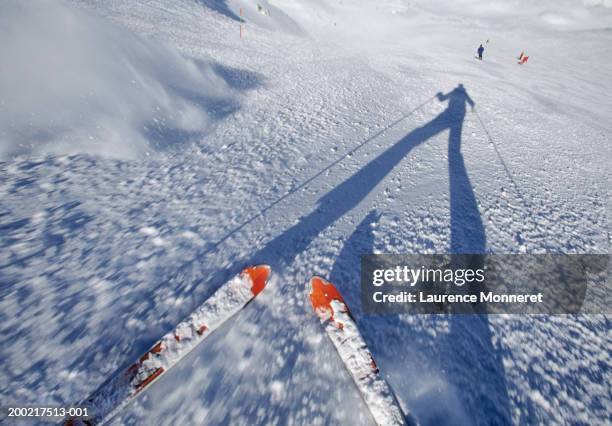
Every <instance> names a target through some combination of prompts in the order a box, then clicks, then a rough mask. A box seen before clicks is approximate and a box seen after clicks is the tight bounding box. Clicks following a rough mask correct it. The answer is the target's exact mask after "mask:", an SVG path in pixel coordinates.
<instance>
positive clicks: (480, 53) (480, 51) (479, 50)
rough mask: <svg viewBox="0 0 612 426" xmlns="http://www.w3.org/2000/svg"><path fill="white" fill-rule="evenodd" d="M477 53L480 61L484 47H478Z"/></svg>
mask: <svg viewBox="0 0 612 426" xmlns="http://www.w3.org/2000/svg"><path fill="white" fill-rule="evenodd" d="M477 52H478V59H480V60H481V61H482V54H483V53H484V46H483V45H482V44H481V45H480V46H479V47H478V50H477Z"/></svg>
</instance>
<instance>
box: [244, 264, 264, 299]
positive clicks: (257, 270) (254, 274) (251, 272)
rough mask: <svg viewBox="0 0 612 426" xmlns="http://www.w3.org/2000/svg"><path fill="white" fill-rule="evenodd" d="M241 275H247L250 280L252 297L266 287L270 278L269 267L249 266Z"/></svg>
mask: <svg viewBox="0 0 612 426" xmlns="http://www.w3.org/2000/svg"><path fill="white" fill-rule="evenodd" d="M242 273H243V274H244V275H248V276H249V278H250V279H251V283H252V286H251V291H252V292H253V297H255V296H257V295H258V294H259V293H261V291H262V290H263V289H264V287H265V286H266V283H267V282H268V278H270V267H269V266H268V265H257V266H251V267H250V268H246V269H245V270H244V271H242Z"/></svg>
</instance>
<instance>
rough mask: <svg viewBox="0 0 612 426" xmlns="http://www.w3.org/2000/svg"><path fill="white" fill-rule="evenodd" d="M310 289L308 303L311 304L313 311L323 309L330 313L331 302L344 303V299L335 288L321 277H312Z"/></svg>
mask: <svg viewBox="0 0 612 426" xmlns="http://www.w3.org/2000/svg"><path fill="white" fill-rule="evenodd" d="M310 287H311V289H312V291H311V293H310V303H312V308H313V309H314V310H315V311H317V310H319V309H324V310H328V311H330V312H331V311H332V307H331V301H332V300H339V301H340V302H342V303H344V299H343V298H342V296H341V295H340V292H339V291H338V290H336V287H334V285H333V284H332V283H330V282H329V281H326V280H324V279H323V278H321V277H313V278H312V280H310ZM345 304H346V303H345Z"/></svg>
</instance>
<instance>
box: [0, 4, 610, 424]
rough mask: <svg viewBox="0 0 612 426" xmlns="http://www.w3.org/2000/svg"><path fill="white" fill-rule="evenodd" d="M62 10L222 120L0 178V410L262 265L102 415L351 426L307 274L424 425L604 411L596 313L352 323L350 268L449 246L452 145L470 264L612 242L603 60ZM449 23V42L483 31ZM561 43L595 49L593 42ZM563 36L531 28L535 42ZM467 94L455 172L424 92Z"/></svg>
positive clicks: (59, 392)
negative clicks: (259, 283)
mask: <svg viewBox="0 0 612 426" xmlns="http://www.w3.org/2000/svg"><path fill="white" fill-rule="evenodd" d="M76 3H78V5H79V7H84V8H86V9H90V10H91V11H92V12H93V13H96V14H98V15H101V16H103V17H105V18H107V19H111V20H113V21H115V22H117V23H119V24H120V25H124V26H126V27H127V28H129V29H130V30H132V31H134V32H137V33H139V34H142V35H145V36H149V37H157V38H159V39H163V40H165V41H167V42H169V44H172V45H174V46H176V47H177V48H178V49H179V50H180V51H181V52H182V53H183V54H184V55H186V56H189V57H193V58H195V59H202V60H210V59H211V58H212V59H213V62H215V63H217V64H218V65H217V66H218V73H219V74H220V75H221V76H223V78H224V79H225V80H226V82H227V84H228V85H230V86H232V87H233V88H234V89H235V90H236V91H237V92H238V93H239V97H240V107H239V109H237V110H236V111H235V112H233V113H232V114H231V115H230V116H228V117H226V118H224V119H223V120H221V121H219V122H217V123H216V124H215V126H214V129H213V131H211V132H210V134H208V135H207V136H206V137H205V138H204V139H202V140H200V141H197V142H195V143H193V144H190V145H181V147H180V149H177V150H174V151H170V152H162V153H154V154H153V155H152V156H151V157H150V158H147V159H143V160H140V161H127V160H113V159H105V158H101V157H95V156H89V155H84V154H82V155H72V156H48V157H29V158H26V157H20V158H17V159H14V160H10V161H5V162H2V163H0V169H1V174H0V176H1V177H0V194H1V196H2V203H1V204H0V209H1V210H0V230H1V233H0V245H1V247H2V251H1V252H0V281H1V282H2V286H1V288H0V292H1V293H0V318H1V319H2V321H1V324H2V325H1V335H2V341H3V344H2V345H1V346H0V348H1V349H0V359H2V360H3V369H2V371H1V372H0V405H1V406H6V405H9V404H16V403H18V404H20V405H23V404H57V405H67V404H72V403H74V402H76V401H78V400H80V399H81V398H83V397H84V396H86V395H88V394H90V393H91V392H92V391H94V390H95V389H96V388H97V387H98V385H99V384H100V383H102V382H103V381H104V380H105V379H106V378H107V377H108V376H109V374H112V373H114V372H116V371H118V370H119V369H122V368H123V367H125V366H127V365H129V364H131V363H132V362H133V361H134V360H135V359H137V357H138V356H139V355H141V354H142V353H143V352H145V351H146V350H147V349H148V348H149V346H150V345H151V344H152V343H153V342H155V341H156V340H157V339H158V338H159V337H160V336H162V335H163V334H164V333H165V332H167V331H169V330H171V329H173V327H174V326H175V325H176V324H177V323H178V322H179V321H181V320H182V319H183V318H185V317H186V316H188V315H189V313H190V312H191V311H192V310H193V309H194V308H195V307H197V306H198V305H199V304H201V303H202V301H204V300H205V299H206V298H207V297H208V296H210V295H211V294H212V293H213V292H214V290H215V289H216V286H218V285H220V284H222V283H223V282H225V281H226V280H227V279H228V278H230V277H231V276H233V275H234V274H235V273H237V272H238V271H240V270H241V269H242V268H243V267H244V266H245V265H247V264H253V263H256V262H263V263H267V264H270V265H271V266H272V274H273V275H272V279H271V282H270V284H269V285H268V287H267V288H266V290H265V291H264V292H263V293H262V294H261V295H260V296H259V297H258V299H257V300H256V301H254V302H253V303H252V304H251V305H249V306H248V308H247V309H245V310H244V311H243V312H242V313H241V314H240V315H238V317H237V318H236V319H235V320H234V321H232V322H231V323H226V324H224V325H223V326H222V327H221V328H220V329H219V330H217V331H216V332H215V333H214V334H213V335H212V336H210V338H209V339H207V340H206V342H205V344H203V345H201V347H198V348H197V349H196V350H194V351H193V352H192V353H191V354H190V355H188V356H187V357H186V358H185V359H184V360H183V361H182V362H181V363H180V365H178V366H176V367H175V368H174V369H173V370H171V371H170V372H168V373H167V374H166V375H165V376H164V377H162V378H161V379H160V380H159V381H158V382H157V383H156V384H155V385H154V386H153V387H152V388H151V389H150V390H148V391H147V392H146V393H145V394H144V395H142V396H141V398H139V400H138V401H137V402H136V403H134V404H133V405H132V406H130V407H129V409H128V410H126V411H125V412H124V413H123V414H122V415H121V417H120V418H118V419H116V420H115V421H116V423H117V424H121V423H124V424H143V423H146V422H148V423H150V422H155V423H157V424H171V423H186V422H201V421H202V420H203V419H204V421H205V422H206V423H207V424H227V422H229V421H231V422H232V423H237V424H253V423H255V424H271V423H280V424H286V423H293V424H351V423H355V422H356V423H367V422H369V421H370V418H369V415H368V413H367V410H366V409H365V407H364V406H363V403H362V402H361V400H360V399H359V396H358V394H357V393H356V391H355V389H354V386H353V384H352V382H351V379H350V378H349V377H348V376H347V375H346V374H344V373H339V372H341V371H343V370H342V368H341V365H340V361H339V360H338V358H337V355H336V353H335V351H334V349H333V346H332V345H331V343H330V342H329V341H327V340H326V338H325V336H324V333H323V331H322V330H321V327H320V325H319V323H318V320H317V318H316V317H315V316H314V315H313V314H312V312H311V309H310V306H309V305H308V301H307V283H308V281H309V279H310V277H311V276H313V275H315V274H316V275H321V276H323V277H326V278H328V279H329V280H330V281H331V282H333V283H335V284H336V286H337V287H338V288H339V290H340V291H341V292H342V294H343V295H345V299H346V301H347V303H348V305H349V306H350V308H351V310H352V312H353V314H354V316H355V317H356V319H357V322H358V325H359V327H360V330H361V332H362V335H363V336H364V338H365V340H366V341H367V344H368V346H369V348H370V350H371V351H372V353H373V355H374V357H375V359H376V361H377V363H378V366H379V367H380V369H381V372H382V373H383V374H384V375H385V377H386V378H387V380H388V381H389V383H390V384H391V386H393V388H394V391H395V393H396V394H397V396H398V398H399V399H400V401H401V403H402V405H403V406H404V408H406V409H407V410H409V411H410V412H412V413H413V414H414V415H415V417H416V418H417V419H419V421H420V422H421V423H422V424H447V423H448V424H491V423H496V424H504V423H521V424H522V423H525V424H532V423H533V424H537V423H548V422H550V423H566V422H567V421H568V419H571V420H572V421H575V422H578V423H585V424H586V423H589V424H594V423H598V422H600V423H601V424H605V423H607V422H609V421H610V420H611V419H612V403H611V401H610V388H609V383H610V382H612V374H611V372H610V371H611V370H610V352H611V349H612V339H611V338H610V331H609V330H610V323H609V319H608V317H607V316H604V315H599V316H595V315H591V316H586V315H582V316H556V317H546V316H531V317H519V316H508V315H499V316H490V317H457V316H452V317H446V316H408V317H404V316H393V317H375V316H363V315H362V314H361V312H360V300H359V297H360V296H359V291H358V286H359V268H358V265H359V255H360V254H366V253H370V252H380V253H385V252H386V253H411V252H420V253H436V252H448V251H449V249H450V241H451V227H450V226H449V223H451V220H452V219H453V218H455V215H458V213H457V212H452V211H450V208H449V205H450V202H451V201H450V195H449V186H452V185H453V183H452V179H453V176H451V178H450V179H449V166H448V162H449V155H451V163H452V161H454V160H453V158H455V159H456V158H460V159H461V161H464V162H465V169H466V170H467V174H468V175H469V179H466V182H462V184H467V185H468V186H469V187H471V188H472V190H473V192H474V194H475V197H476V200H477V210H478V212H479V215H480V219H481V221H482V223H483V226H484V230H485V233H486V250H487V251H488V252H496V253H514V252H529V253H537V252H563V253H607V252H609V244H610V237H609V226H608V222H607V220H608V219H607V217H606V214H607V212H609V211H610V209H609V200H610V196H609V194H608V186H609V178H610V172H609V159H610V158H611V154H612V153H611V148H610V144H609V141H610V134H611V129H610V124H609V120H606V119H605V118H604V117H608V116H609V112H610V110H611V107H610V104H609V101H608V100H605V99H600V100H598V101H597V102H599V104H591V103H590V102H588V101H587V100H588V99H590V97H592V98H595V94H597V93H599V91H601V90H603V89H605V90H604V91H602V92H601V93H603V94H605V93H609V91H610V83H609V81H608V82H605V81H604V79H603V78H599V77H602V75H603V73H604V70H603V69H599V68H598V67H593V68H592V69H584V68H581V67H582V65H581V64H582V63H583V62H580V63H578V64H577V65H576V68H575V69H574V68H572V65H571V64H567V62H568V61H567V57H568V56H567V55H566V56H561V57H562V58H564V59H561V61H563V65H559V66H556V65H557V63H558V62H555V61H559V58H558V57H555V56H552V55H551V57H549V58H546V59H543V61H545V60H548V61H550V62H549V63H537V62H536V61H534V63H533V66H531V64H530V68H529V70H527V69H522V68H519V69H517V67H516V65H515V64H514V63H512V62H510V63H503V62H502V61H501V60H500V58H496V57H495V56H494V53H491V56H492V57H490V60H489V62H486V61H485V63H477V62H475V61H473V60H471V58H470V56H469V55H470V53H469V52H468V53H465V52H463V53H461V52H460V53H457V52H452V51H451V49H450V48H449V49H448V51H444V49H443V48H441V47H440V46H436V47H435V49H433V50H434V53H435V55H434V54H432V55H429V56H428V55H427V54H426V52H421V53H419V54H413V53H412V51H411V46H412V44H411V43H412V42H411V41H410V40H405V41H401V40H400V41H398V42H397V44H395V45H394V44H389V45H387V46H385V48H384V49H381V50H380V51H373V50H366V51H365V53H364V52H358V51H350V50H347V49H344V48H341V47H339V46H338V45H335V44H333V43H323V42H320V41H319V42H317V43H315V42H313V41H312V40H310V39H308V38H304V37H294V36H291V35H287V34H282V33H279V32H269V31H267V30H264V29H260V28H257V27H255V26H248V25H247V27H246V37H245V38H244V39H243V40H242V41H241V40H239V39H238V37H237V35H236V32H237V26H236V22H235V20H232V17H231V16H223V15H222V14H220V13H218V12H221V13H225V12H227V11H225V12H224V11H223V10H221V11H217V12H214V11H211V10H210V9H209V8H207V7H204V6H205V5H206V4H207V2H200V3H198V2H192V1H180V0H175V1H172V2H163V1H157V0H154V1H148V2H119V1H109V2H105V3H104V5H97V4H96V2H94V1H86V0H82V1H78V2H76ZM275 3H276V2H275ZM228 10H229V9H228ZM227 13H228V14H229V12H227ZM448 25H449V26H453V25H454V26H455V27H451V28H450V29H449V30H447V31H449V32H450V31H452V30H453V29H456V30H457V31H458V32H459V33H460V34H461V36H462V37H463V39H462V40H460V41H461V42H462V43H468V44H469V43H472V44H474V42H473V41H471V40H473V39H474V37H478V35H474V33H473V32H470V31H475V30H471V29H469V28H468V29H466V27H464V26H462V24H461V22H456V23H449V24H448ZM415 31H416V30H415ZM497 31H498V32H497V33H494V36H492V40H494V42H496V40H500V45H502V46H504V43H509V42H508V41H507V39H506V41H502V40H504V39H505V38H504V37H503V31H502V30H497ZM230 34H232V36H230ZM558 36H559V37H561V38H562V39H563V43H565V44H566V45H567V47H564V49H565V52H566V53H567V52H571V51H576V50H580V51H581V52H582V53H584V54H585V55H587V56H588V57H589V58H597V55H598V54H600V52H599V50H598V49H601V50H603V49H604V48H603V47H600V46H604V45H605V44H606V43H607V44H608V45H609V43H610V35H609V34H607V33H604V34H602V35H601V38H597V37H596V35H595V34H591V33H588V32H587V33H585V35H584V38H583V39H580V40H577V39H575V38H574V36H573V35H572V34H571V33H560V34H559V35H558ZM458 38H459V37H458ZM476 39H477V38H476ZM421 42H422V41H419V40H417V41H415V42H414V43H416V45H417V46H420V44H419V43H421ZM457 43H459V41H457ZM563 43H560V42H558V41H553V40H552V39H551V38H549V37H547V36H542V37H540V38H539V39H538V40H537V41H534V46H535V47H534V49H536V48H537V49H539V51H545V50H546V49H547V48H552V46H553V45H555V46H556V45H561V44H563ZM589 43H591V44H593V45H594V46H595V48H593V49H592V50H589V49H585V50H581V49H582V47H584V46H588V45H589ZM488 50H492V51H493V50H494V49H493V48H492V47H490V48H488ZM461 55H463V56H464V58H462V56H461ZM591 55H592V56H591ZM440 58H450V59H448V61H449V62H448V63H446V62H445V61H444V60H441V59H440ZM487 59H489V58H487ZM579 60H580V59H579ZM584 61H585V62H584V63H588V61H587V59H585V60H584ZM593 61H594V62H597V61H598V59H593ZM568 70H571V71H575V73H572V72H567V71H568ZM564 72H565V74H563V73H564ZM527 73H533V74H536V75H537V76H536V77H534V76H533V75H531V74H529V75H526V74H527ZM591 80H592V81H593V82H594V83H592V84H591V83H590V81H591ZM459 83H462V84H463V85H464V86H465V88H466V90H467V93H468V94H469V96H470V97H471V98H472V99H473V100H474V102H475V103H476V110H475V112H472V111H470V109H469V107H468V108H467V110H466V112H465V118H464V119H463V123H462V124H463V126H462V133H461V135H462V136H461V140H460V143H461V153H462V156H461V154H459V157H452V156H453V155H456V154H449V150H448V144H449V132H448V129H446V128H445V129H442V130H440V131H439V132H438V131H437V130H438V129H437V128H432V124H431V123H432V120H434V119H435V118H436V117H437V116H438V115H439V114H444V111H445V109H446V108H447V106H448V103H447V102H439V101H438V100H437V99H436V98H435V97H434V95H436V93H438V92H443V93H450V92H451V91H452V90H453V89H454V88H455V87H456V86H457V85H458V84H459ZM511 93H514V95H511ZM553 100H554V101H555V102H553ZM417 107H419V108H418V109H415V108H417ZM450 112H451V113H452V112H453V111H450ZM444 117H447V116H446V115H445V116H444ZM589 117H591V118H589ZM593 117H594V118H593ZM402 118H403V120H401V121H399V122H397V123H396V121H398V120H399V119H402ZM391 123H396V124H395V125H393V126H392V127H387V126H388V125H389V124H391ZM419 128H421V129H425V130H424V131H425V132H428V131H431V132H432V133H433V135H432V136H431V137H428V138H427V139H426V140H420V139H419V138H420V133H419V131H418V130H417V131H415V129H419ZM493 144H495V146H494V145H493ZM495 148H497V151H496V149H495ZM397 153H401V157H399V158H396V157H394V155H395V154H397ZM498 153H499V154H500V155H501V159H500V157H499V156H498ZM385 154H386V155H385ZM335 161H337V163H336V164H335V165H334V166H333V167H332V168H329V169H327V170H325V168H326V166H328V165H329V164H331V163H333V162H335ZM502 161H503V163H502ZM504 166H506V167H507V170H508V172H509V173H507V172H506V169H504ZM322 170H324V171H323V173H321V174H320V175H318V173H319V172H320V171H322ZM360 170H361V171H363V170H366V171H368V172H370V173H369V174H367V175H365V174H364V175H360V174H359V172H360ZM362 173H363V172H362ZM313 176H316V178H314V179H311V178H312V177H313ZM455 178H456V177H455ZM279 200H280V201H279ZM459 217H460V215H459ZM462 220H463V221H462ZM468 222H469V219H459V225H457V226H459V227H461V226H470V223H468ZM466 244H467V243H466Z"/></svg>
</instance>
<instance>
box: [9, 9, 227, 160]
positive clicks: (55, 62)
mask: <svg viewBox="0 0 612 426" xmlns="http://www.w3.org/2000/svg"><path fill="white" fill-rule="evenodd" d="M0 38H1V39H2V40H4V42H3V43H0V57H2V61H1V62H0V159H7V158H10V157H12V156H16V155H20V154H32V153H34V154H48V153H51V154H72V153H78V152H87V153H93V154H101V155H105V156H110V157H115V158H117V157H118V158H134V157H138V156H139V155H142V154H143V153H146V152H148V151H150V150H151V149H167V148H170V147H172V146H173V145H176V144H177V143H180V142H185V141H187V140H190V139H193V138H195V137H198V136H202V135H203V134H204V133H205V132H206V130H207V129H208V128H209V126H210V124H211V123H212V122H213V121H214V119H215V118H218V117H219V115H220V114H223V113H224V112H227V111H228V110H231V108H233V106H234V104H235V102H234V101H233V95H232V91H231V90H230V89H229V88H228V86H227V85H226V83H225V81H224V80H223V79H222V78H221V77H219V76H218V75H217V74H216V73H215V71H214V67H212V66H211V65H210V64H207V63H195V62H193V61H190V60H187V59H185V58H183V57H181V55H180V54H179V53H178V52H177V51H176V50H173V49H172V48H170V47H166V46H164V45H163V44H162V43H160V42H158V41H155V40H151V39H145V38H143V37H140V36H137V35H135V34H133V33H131V32H129V31H128V30H126V29H123V28H120V27H118V26H115V25H113V24H112V23H110V22H108V21H106V20H104V19H101V18H99V17H97V16H94V15H91V14H89V13H87V12H85V11H82V10H78V9H74V8H71V7H69V6H67V5H66V4H64V3H63V2H20V1H16V0H7V1H3V2H2V3H1V4H0Z"/></svg>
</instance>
